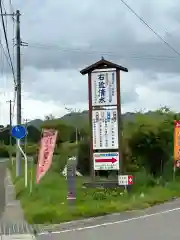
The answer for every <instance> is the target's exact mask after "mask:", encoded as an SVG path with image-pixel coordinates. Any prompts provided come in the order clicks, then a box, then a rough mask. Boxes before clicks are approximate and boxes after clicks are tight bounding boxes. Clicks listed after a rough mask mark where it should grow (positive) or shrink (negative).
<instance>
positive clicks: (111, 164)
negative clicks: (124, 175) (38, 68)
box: [93, 152, 119, 171]
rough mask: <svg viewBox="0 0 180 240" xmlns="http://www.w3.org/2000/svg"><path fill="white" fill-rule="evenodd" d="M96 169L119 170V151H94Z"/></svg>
mask: <svg viewBox="0 0 180 240" xmlns="http://www.w3.org/2000/svg"><path fill="white" fill-rule="evenodd" d="M93 161H94V170H106V171H107V170H119V153H118V152H106V153H93Z"/></svg>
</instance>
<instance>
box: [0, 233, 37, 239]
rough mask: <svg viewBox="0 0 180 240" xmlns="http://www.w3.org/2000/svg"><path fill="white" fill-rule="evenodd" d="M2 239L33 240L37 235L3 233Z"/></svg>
mask: <svg viewBox="0 0 180 240" xmlns="http://www.w3.org/2000/svg"><path fill="white" fill-rule="evenodd" d="M1 239H2V240H15V239H16V240H33V239H36V238H35V236H33V235H31V234H16V235H2V236H1Z"/></svg>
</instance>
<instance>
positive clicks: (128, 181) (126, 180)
mask: <svg viewBox="0 0 180 240" xmlns="http://www.w3.org/2000/svg"><path fill="white" fill-rule="evenodd" d="M118 184H119V185H123V186H128V185H132V184H133V176H132V175H119V176H118Z"/></svg>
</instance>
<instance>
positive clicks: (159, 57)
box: [28, 43, 179, 60]
mask: <svg viewBox="0 0 180 240" xmlns="http://www.w3.org/2000/svg"><path fill="white" fill-rule="evenodd" d="M28 47H30V48H37V49H42V50H53V49H54V50H58V51H62V52H77V53H78V52H83V54H88V55H93V54H100V53H101V55H106V56H119V57H122V58H135V59H154V60H177V59H179V58H177V57H176V56H167V55H148V54H147V55H140V54H135V53H133V54H129V55H119V54H117V53H115V52H112V51H108V52H107V51H106V52H99V51H97V50H93V49H91V50H85V49H81V48H63V47H60V46H58V45H48V44H40V43H35V44H31V43H28Z"/></svg>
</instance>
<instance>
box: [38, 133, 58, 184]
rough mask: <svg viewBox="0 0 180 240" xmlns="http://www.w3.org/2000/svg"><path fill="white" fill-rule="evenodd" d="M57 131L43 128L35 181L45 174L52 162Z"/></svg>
mask: <svg viewBox="0 0 180 240" xmlns="http://www.w3.org/2000/svg"><path fill="white" fill-rule="evenodd" d="M57 134H58V131H56V130H54V129H44V130H43V134H42V138H41V143H40V149H39V156H38V164H37V170H36V183H37V184H38V183H39V181H40V180H41V178H42V177H43V176H44V175H45V174H46V172H47V171H48V170H49V168H50V167H51V164H52V158H53V153H54V148H55V145H56V139H57Z"/></svg>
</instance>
